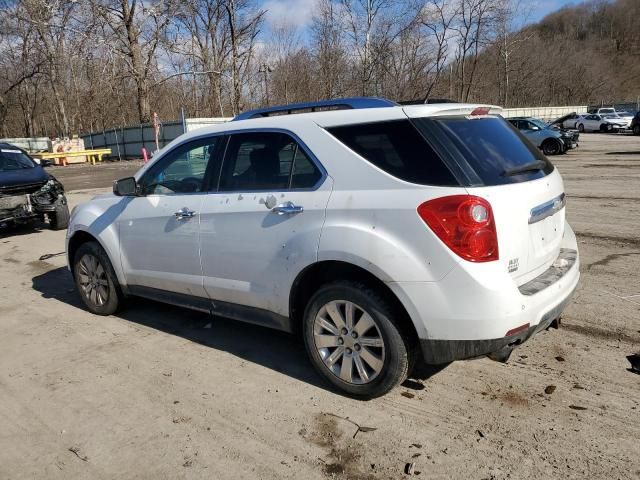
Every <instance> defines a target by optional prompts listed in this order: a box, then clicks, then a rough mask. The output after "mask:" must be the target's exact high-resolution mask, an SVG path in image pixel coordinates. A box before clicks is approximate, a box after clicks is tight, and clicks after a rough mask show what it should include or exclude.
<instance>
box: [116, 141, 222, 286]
mask: <svg viewBox="0 0 640 480" xmlns="http://www.w3.org/2000/svg"><path fill="white" fill-rule="evenodd" d="M223 140H224V137H207V138H202V139H198V140H194V141H192V142H188V143H185V144H182V145H179V146H178V147H176V148H175V149H174V150H172V151H170V152H168V153H167V154H166V155H164V156H163V157H162V158H161V159H160V160H158V162H157V163H155V164H154V165H152V166H151V167H150V168H149V170H147V171H146V172H145V173H144V174H143V176H142V177H141V178H140V180H139V182H138V183H139V188H140V195H139V196H137V197H132V198H131V200H130V201H129V202H128V204H127V205H126V207H125V209H124V211H123V212H122V213H121V215H120V216H119V231H120V244H121V248H120V251H121V262H122V267H123V271H124V273H125V276H126V279H127V285H128V286H129V287H130V288H131V290H132V292H133V293H135V292H136V289H140V288H143V289H145V291H144V292H140V293H142V294H145V295H147V296H149V295H153V294H154V293H155V294H157V293H159V292H157V291H156V292H154V290H163V291H168V292H173V293H177V294H185V295H189V296H192V297H203V298H206V297H207V295H206V292H205V291H204V287H203V284H202V268H201V266H200V252H199V217H200V215H199V214H200V207H201V205H202V201H203V199H204V197H206V191H207V184H208V183H209V179H210V178H213V177H214V176H215V177H216V178H217V173H216V174H213V173H212V172H213V171H215V170H216V167H219V164H220V162H219V160H218V159H219V158H220V155H219V148H220V147H221V146H222V144H223ZM149 289H154V290H149Z"/></svg>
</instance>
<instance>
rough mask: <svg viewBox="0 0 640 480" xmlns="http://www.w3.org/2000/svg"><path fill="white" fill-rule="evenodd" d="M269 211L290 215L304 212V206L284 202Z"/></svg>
mask: <svg viewBox="0 0 640 480" xmlns="http://www.w3.org/2000/svg"><path fill="white" fill-rule="evenodd" d="M271 211H272V212H275V213H277V214H278V215H291V214H294V213H302V212H304V207H303V206H302V205H296V204H294V203H293V202H284V203H281V204H280V205H276V206H275V207H273V208H272V209H271Z"/></svg>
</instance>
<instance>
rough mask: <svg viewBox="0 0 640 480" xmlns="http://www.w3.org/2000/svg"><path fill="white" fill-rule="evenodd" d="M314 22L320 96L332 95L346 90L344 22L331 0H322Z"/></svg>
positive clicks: (313, 33)
mask: <svg viewBox="0 0 640 480" xmlns="http://www.w3.org/2000/svg"><path fill="white" fill-rule="evenodd" d="M314 13H315V14H314V17H313V22H312V24H311V36H312V52H313V57H314V60H315V65H316V72H317V73H316V75H317V77H318V80H319V81H318V82H317V83H318V89H319V90H318V92H319V93H320V96H321V97H324V98H332V97H335V96H340V95H343V94H344V92H345V85H344V83H345V81H344V74H345V72H347V70H348V68H347V57H346V51H345V44H344V38H343V34H342V31H343V28H342V27H343V26H344V22H343V19H342V17H341V15H340V14H339V11H338V8H337V6H336V4H335V3H334V2H333V1H332V0H319V2H318V3H317V4H316V11H315V12H314Z"/></svg>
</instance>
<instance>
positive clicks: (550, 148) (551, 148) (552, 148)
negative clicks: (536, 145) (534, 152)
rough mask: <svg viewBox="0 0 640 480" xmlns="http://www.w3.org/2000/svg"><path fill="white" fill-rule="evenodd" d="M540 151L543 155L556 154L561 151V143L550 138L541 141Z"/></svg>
mask: <svg viewBox="0 0 640 480" xmlns="http://www.w3.org/2000/svg"><path fill="white" fill-rule="evenodd" d="M542 152H543V153H544V154H545V155H558V154H560V153H562V144H561V143H560V141H559V140H556V139H553V138H550V139H549V140H545V141H544V142H542Z"/></svg>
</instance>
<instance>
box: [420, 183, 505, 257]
mask: <svg viewBox="0 0 640 480" xmlns="http://www.w3.org/2000/svg"><path fill="white" fill-rule="evenodd" d="M418 215H419V216H420V218H422V220H424V222H425V223H426V224H427V225H428V226H429V228H430V229H431V230H432V231H433V233H435V234H436V235H437V236H438V238H439V239H440V240H442V241H443V242H444V244H445V245H446V246H447V247H449V248H450V249H451V250H453V252H454V253H456V254H457V255H459V256H460V257H462V258H464V259H465V260H468V261H470V262H491V261H493V260H498V235H497V234H496V225H495V221H494V219H493V211H492V210H491V204H490V203H489V202H487V201H486V200H485V199H484V198H480V197H476V196H473V195H451V196H449V197H441V198H436V199H434V200H429V201H427V202H424V203H423V204H422V205H420V206H419V207H418Z"/></svg>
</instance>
